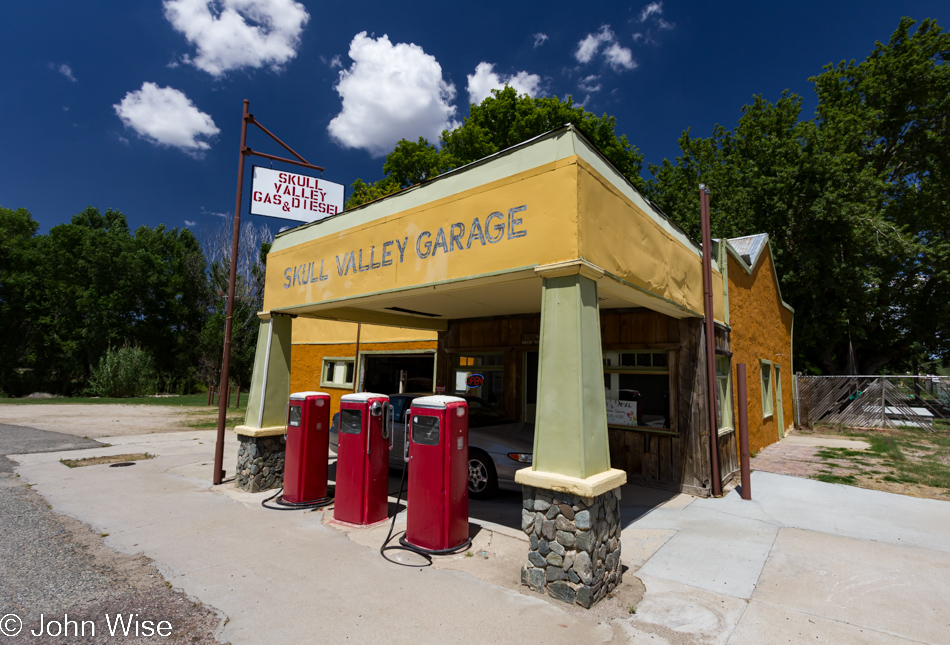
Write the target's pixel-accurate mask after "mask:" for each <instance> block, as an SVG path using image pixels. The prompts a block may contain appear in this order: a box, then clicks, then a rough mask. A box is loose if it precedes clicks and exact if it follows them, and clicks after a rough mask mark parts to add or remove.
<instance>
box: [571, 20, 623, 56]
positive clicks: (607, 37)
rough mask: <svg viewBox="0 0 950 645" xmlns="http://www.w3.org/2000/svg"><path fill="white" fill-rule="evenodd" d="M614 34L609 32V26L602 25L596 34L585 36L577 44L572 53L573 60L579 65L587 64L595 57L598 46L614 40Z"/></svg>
mask: <svg viewBox="0 0 950 645" xmlns="http://www.w3.org/2000/svg"><path fill="white" fill-rule="evenodd" d="M615 39H616V38H615V36H614V32H612V31H610V26H609V25H603V26H602V27H601V28H600V31H598V32H597V33H596V34H587V36H586V37H585V38H583V39H582V40H581V41H580V42H579V43H577V51H575V52H574V58H576V59H577V62H579V63H589V62H590V61H591V60H593V58H594V56H596V55H597V51H598V50H599V49H600V46H601V45H603V44H605V43H610V42H613V41H614V40H615Z"/></svg>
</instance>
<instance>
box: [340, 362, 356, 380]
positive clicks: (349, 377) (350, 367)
mask: <svg viewBox="0 0 950 645" xmlns="http://www.w3.org/2000/svg"><path fill="white" fill-rule="evenodd" d="M344 364H345V365H346V376H345V377H344V380H343V382H344V383H352V382H353V369H354V366H355V364H354V363H352V362H349V361H347V362H346V363H344Z"/></svg>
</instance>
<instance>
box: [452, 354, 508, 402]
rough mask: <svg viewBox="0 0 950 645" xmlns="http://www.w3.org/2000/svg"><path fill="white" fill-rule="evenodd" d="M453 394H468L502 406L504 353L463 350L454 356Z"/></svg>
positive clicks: (503, 394)
mask: <svg viewBox="0 0 950 645" xmlns="http://www.w3.org/2000/svg"><path fill="white" fill-rule="evenodd" d="M454 388H455V389H454V391H455V394H470V395H472V396H477V397H479V398H481V399H484V400H485V401H487V402H488V404H489V405H491V406H494V407H498V408H502V407H504V405H505V355H504V353H502V352H486V353H474V352H465V353H464V354H456V356H455V379H454Z"/></svg>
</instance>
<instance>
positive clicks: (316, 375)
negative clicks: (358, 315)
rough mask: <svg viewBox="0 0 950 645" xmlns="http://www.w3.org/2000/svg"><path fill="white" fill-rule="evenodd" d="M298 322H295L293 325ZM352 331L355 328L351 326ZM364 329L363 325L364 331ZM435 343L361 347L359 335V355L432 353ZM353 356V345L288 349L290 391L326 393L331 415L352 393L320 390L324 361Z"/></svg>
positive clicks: (373, 344) (414, 342)
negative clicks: (342, 398)
mask: <svg viewBox="0 0 950 645" xmlns="http://www.w3.org/2000/svg"><path fill="white" fill-rule="evenodd" d="M298 320H299V319H298ZM296 323H297V321H294V324H295V325H296ZM354 327H356V326H355V325H354ZM365 327H366V325H364V328H365ZM435 348H436V341H434V340H423V341H408V342H401V343H363V338H362V334H361V335H360V352H389V351H413V350H416V351H418V350H433V349H435ZM355 354H356V343H355V342H354V343H328V344H306V345H304V344H294V345H292V346H291V349H290V391H291V392H308V391H315V392H326V393H327V394H329V395H330V414H331V415H333V414H335V413H336V412H338V411H339V409H340V398H341V397H342V396H343V395H344V394H349V393H350V392H352V391H353V390H352V389H350V388H346V389H343V388H330V387H320V375H321V370H322V368H323V359H324V358H327V357H336V358H341V357H349V356H354V355H355Z"/></svg>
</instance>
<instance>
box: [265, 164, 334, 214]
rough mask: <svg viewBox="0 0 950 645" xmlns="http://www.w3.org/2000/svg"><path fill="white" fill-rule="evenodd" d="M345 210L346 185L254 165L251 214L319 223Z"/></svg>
mask: <svg viewBox="0 0 950 645" xmlns="http://www.w3.org/2000/svg"><path fill="white" fill-rule="evenodd" d="M342 210H343V185H342V184H334V183H333V182H330V181H326V180H324V179H317V178H316V177H308V176H306V175H298V174H295V173H292V172H284V171H279V170H272V169H270V168H262V167H260V166H254V178H253V180H252V183H251V215H263V216H265V217H279V218H281V219H292V220H297V221H298V222H315V221H316V220H318V219H323V218H324V217H328V216H330V215H336V214H337V213H339V212H340V211H342Z"/></svg>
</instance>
